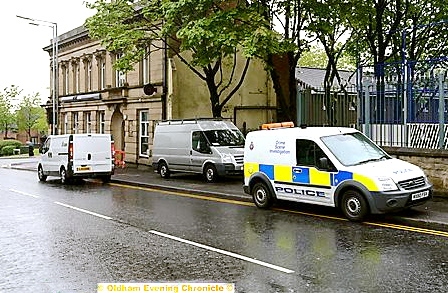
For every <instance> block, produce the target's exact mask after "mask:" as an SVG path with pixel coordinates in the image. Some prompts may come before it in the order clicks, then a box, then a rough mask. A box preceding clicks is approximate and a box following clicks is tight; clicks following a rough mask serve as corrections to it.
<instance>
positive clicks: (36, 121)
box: [16, 93, 48, 140]
mask: <svg viewBox="0 0 448 293" xmlns="http://www.w3.org/2000/svg"><path fill="white" fill-rule="evenodd" d="M16 119H17V127H18V129H19V130H23V131H26V133H27V135H28V139H29V140H30V139H31V131H32V130H37V131H39V132H41V131H45V130H46V129H48V125H47V121H46V113H45V110H44V109H43V108H42V107H41V106H40V97H39V94H37V93H36V94H32V95H26V96H24V97H23V99H22V101H21V102H20V104H19V108H18V109H17V111H16Z"/></svg>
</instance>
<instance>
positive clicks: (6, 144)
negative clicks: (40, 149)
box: [0, 139, 22, 156]
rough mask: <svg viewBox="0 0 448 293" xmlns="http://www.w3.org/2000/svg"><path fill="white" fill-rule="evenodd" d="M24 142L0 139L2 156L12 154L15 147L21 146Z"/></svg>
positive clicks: (0, 154)
mask: <svg viewBox="0 0 448 293" xmlns="http://www.w3.org/2000/svg"><path fill="white" fill-rule="evenodd" d="M21 145H22V143H21V142H20V141H18V140H13V139H11V140H2V141H0V156H11V155H13V154H14V149H18V148H20V146H21Z"/></svg>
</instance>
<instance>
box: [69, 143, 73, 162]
mask: <svg viewBox="0 0 448 293" xmlns="http://www.w3.org/2000/svg"><path fill="white" fill-rule="evenodd" d="M68 160H69V161H72V160H73V141H70V142H69V143H68Z"/></svg>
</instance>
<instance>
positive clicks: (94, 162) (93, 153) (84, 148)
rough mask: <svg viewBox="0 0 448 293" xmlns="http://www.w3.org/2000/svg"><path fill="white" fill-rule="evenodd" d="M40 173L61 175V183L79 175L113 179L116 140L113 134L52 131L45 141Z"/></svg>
mask: <svg viewBox="0 0 448 293" xmlns="http://www.w3.org/2000/svg"><path fill="white" fill-rule="evenodd" d="M40 152H41V153H42V154H41V156H40V160H39V163H38V166H37V174H38V177H39V180H40V181H45V180H46V179H47V176H56V177H60V178H61V181H62V183H67V182H69V181H71V180H72V179H76V178H80V179H82V178H100V179H102V180H103V182H108V181H110V178H111V175H113V173H114V143H113V141H112V138H111V135H110V134H65V135H50V136H49V137H48V138H47V140H46V141H45V143H44V144H43V146H42V148H41V150H40Z"/></svg>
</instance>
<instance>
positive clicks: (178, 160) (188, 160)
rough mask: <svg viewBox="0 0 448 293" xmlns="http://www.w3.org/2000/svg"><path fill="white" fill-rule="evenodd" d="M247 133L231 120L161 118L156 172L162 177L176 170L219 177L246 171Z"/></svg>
mask: <svg viewBox="0 0 448 293" xmlns="http://www.w3.org/2000/svg"><path fill="white" fill-rule="evenodd" d="M243 152H244V136H243V134H242V133H241V132H240V130H239V129H238V128H237V127H236V126H235V125H234V124H233V123H232V122H230V121H225V120H214V119H188V120H170V121H161V122H158V123H157V124H156V127H155V130H154V143H153V149H152V159H153V168H154V171H156V172H158V173H159V174H160V176H161V177H162V178H169V177H170V174H171V173H174V172H189V173H199V174H203V175H204V178H205V180H206V181H207V182H214V181H216V180H217V178H218V177H219V176H225V175H232V174H235V175H236V174H241V175H242V174H243Z"/></svg>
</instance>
